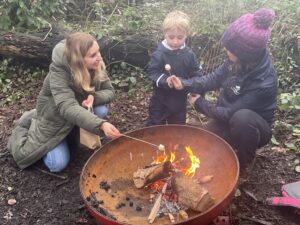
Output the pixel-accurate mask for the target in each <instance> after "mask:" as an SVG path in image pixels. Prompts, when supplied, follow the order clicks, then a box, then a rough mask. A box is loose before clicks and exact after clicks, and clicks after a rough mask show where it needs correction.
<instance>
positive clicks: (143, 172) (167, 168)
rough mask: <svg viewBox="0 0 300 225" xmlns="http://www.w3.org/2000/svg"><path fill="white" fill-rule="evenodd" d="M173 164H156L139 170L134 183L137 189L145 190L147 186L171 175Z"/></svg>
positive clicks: (135, 173) (168, 162) (134, 174)
mask: <svg viewBox="0 0 300 225" xmlns="http://www.w3.org/2000/svg"><path fill="white" fill-rule="evenodd" d="M171 170H172V164H171V162H170V161H167V162H165V163H161V164H155V165H152V166H149V167H146V168H142V169H138V170H137V171H136V172H134V173H133V181H134V184H135V186H136V187H137V188H143V187H145V186H146V185H147V184H150V183H152V182H154V181H157V180H160V179H163V178H166V177H168V176H169V175H170V172H171Z"/></svg>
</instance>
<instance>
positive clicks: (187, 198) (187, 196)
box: [172, 173, 214, 212]
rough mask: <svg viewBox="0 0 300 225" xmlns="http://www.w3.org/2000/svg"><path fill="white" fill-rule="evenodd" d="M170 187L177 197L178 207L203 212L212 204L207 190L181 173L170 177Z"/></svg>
mask: <svg viewBox="0 0 300 225" xmlns="http://www.w3.org/2000/svg"><path fill="white" fill-rule="evenodd" d="M172 187H173V188H174V190H175V191H176V193H177V195H178V203H179V205H181V206H183V207H186V208H189V209H193V210H195V211H198V212H204V211H206V210H207V209H208V208H210V207H211V206H212V205H213V204H214V201H213V199H212V197H211V196H210V194H209V192H208V190H206V189H205V188H204V187H202V186H201V185H199V184H198V183H197V182H196V181H195V180H193V179H192V178H189V177H187V176H184V175H183V174H182V173H176V174H175V175H174V176H173V177H172Z"/></svg>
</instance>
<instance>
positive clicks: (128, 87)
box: [110, 62, 150, 95]
mask: <svg viewBox="0 0 300 225" xmlns="http://www.w3.org/2000/svg"><path fill="white" fill-rule="evenodd" d="M110 77H111V82H112V84H113V85H114V87H115V88H116V89H121V90H123V91H126V92H128V94H129V95H132V94H133V93H134V92H135V90H136V89H138V88H141V87H143V88H144V89H145V90H147V89H150V82H148V84H149V85H147V81H148V80H147V79H146V77H145V73H144V71H143V70H142V69H140V68H138V67H134V66H132V65H129V64H127V63H125V62H122V63H120V64H115V65H113V66H112V69H111V76H110Z"/></svg>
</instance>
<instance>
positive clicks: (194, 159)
mask: <svg viewBox="0 0 300 225" xmlns="http://www.w3.org/2000/svg"><path fill="white" fill-rule="evenodd" d="M185 150H186V152H187V153H188V154H189V157H190V160H191V162H192V165H191V166H190V168H188V169H187V170H186V172H185V175H186V176H191V177H193V176H194V175H195V172H196V170H197V169H198V168H199V166H200V160H199V158H197V156H195V155H194V154H193V151H192V149H191V148H190V147H189V146H186V147H185Z"/></svg>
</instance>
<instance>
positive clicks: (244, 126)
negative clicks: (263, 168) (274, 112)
mask: <svg viewBox="0 0 300 225" xmlns="http://www.w3.org/2000/svg"><path fill="white" fill-rule="evenodd" d="M204 129H206V130H209V131H211V132H213V133H215V134H217V135H218V136H220V137H221V138H223V139H224V140H225V141H227V142H228V143H229V144H230V145H231V146H232V147H233V149H235V151H236V154H237V157H238V159H239V162H240V166H241V168H242V169H244V168H245V167H246V166H247V164H248V163H250V162H251V161H252V160H253V159H254V157H255V152H256V149H258V148H260V147H262V146H264V145H266V144H267V143H268V142H269V141H270V140H271V137H272V131H271V127H270V125H269V124H268V123H267V121H266V120H264V119H263V118H262V117H261V116H260V115H258V114H257V113H256V112H254V111H252V110H249V109H241V110H239V111H237V112H235V113H234V114H233V116H232V117H231V119H230V121H229V123H224V122H220V121H217V120H213V119H211V120H210V121H209V122H208V123H207V124H205V126H204Z"/></svg>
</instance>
